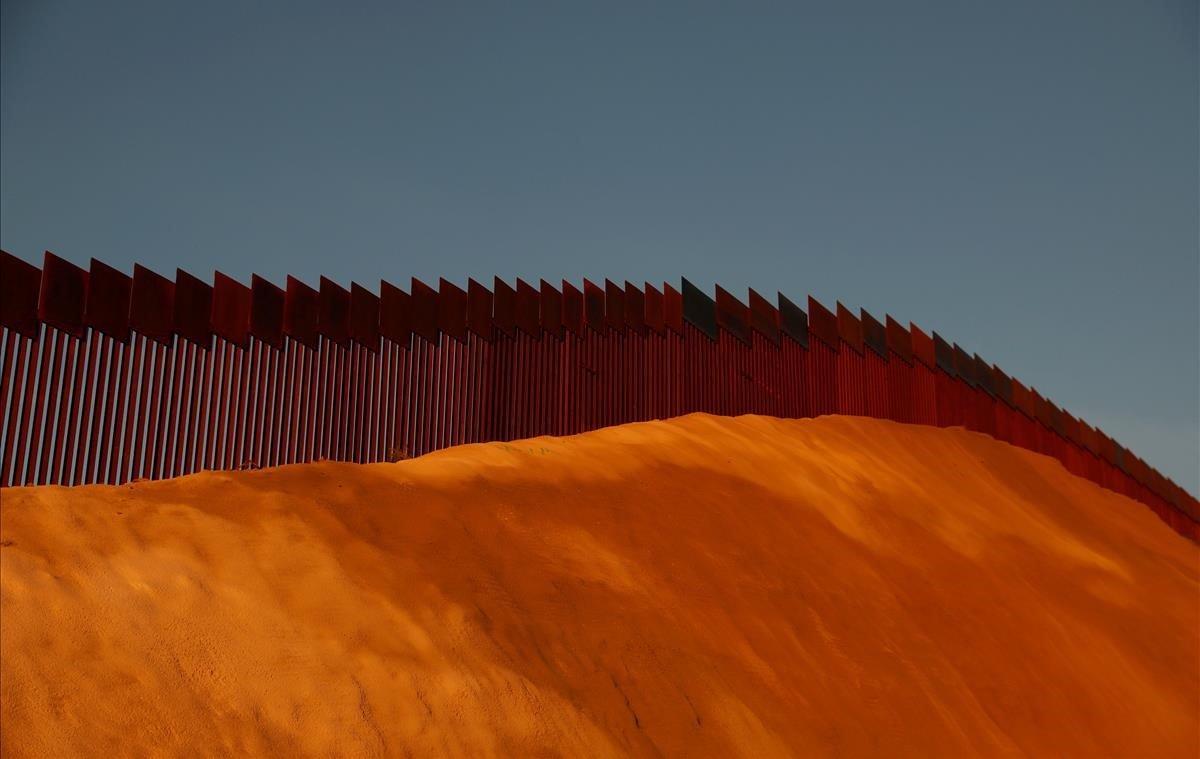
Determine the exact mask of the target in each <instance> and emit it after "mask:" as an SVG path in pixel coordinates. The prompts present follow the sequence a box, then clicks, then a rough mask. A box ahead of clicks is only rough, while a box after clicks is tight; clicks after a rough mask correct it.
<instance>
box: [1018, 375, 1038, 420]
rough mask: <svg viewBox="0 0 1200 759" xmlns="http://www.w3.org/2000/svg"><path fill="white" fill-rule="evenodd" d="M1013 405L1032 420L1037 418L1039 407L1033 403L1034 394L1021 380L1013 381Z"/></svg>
mask: <svg viewBox="0 0 1200 759" xmlns="http://www.w3.org/2000/svg"><path fill="white" fill-rule="evenodd" d="M1012 394H1013V405H1014V406H1015V407H1016V408H1017V410H1019V411H1020V412H1021V413H1022V414H1024V415H1025V416H1027V417H1029V418H1030V419H1036V418H1037V406H1036V405H1035V404H1034V401H1033V393H1032V392H1030V390H1029V388H1027V387H1025V385H1024V384H1022V383H1021V381H1020V380H1018V379H1016V378H1013V380H1012Z"/></svg>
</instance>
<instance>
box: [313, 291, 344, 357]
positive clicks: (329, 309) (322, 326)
mask: <svg viewBox="0 0 1200 759" xmlns="http://www.w3.org/2000/svg"><path fill="white" fill-rule="evenodd" d="M318 301H319V304H320V306H319V308H318V309H317V330H318V331H319V332H320V333H321V334H322V335H323V336H324V337H325V339H327V340H329V341H330V342H332V343H333V344H335V345H340V346H341V347H343V348H349V347H350V291H349V290H347V289H346V288H344V287H342V286H341V285H339V284H338V283H337V282H334V281H333V280H332V279H329V278H328V277H321V283H320V292H319V294H318Z"/></svg>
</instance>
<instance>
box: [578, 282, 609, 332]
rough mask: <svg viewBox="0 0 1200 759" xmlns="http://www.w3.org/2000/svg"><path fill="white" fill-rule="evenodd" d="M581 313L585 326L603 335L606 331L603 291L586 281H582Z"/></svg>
mask: <svg viewBox="0 0 1200 759" xmlns="http://www.w3.org/2000/svg"><path fill="white" fill-rule="evenodd" d="M583 312H584V315H585V316H586V317H587V325H588V326H589V327H591V328H592V329H593V330H595V331H596V332H599V333H600V334H602V335H603V334H604V333H605V331H606V328H605V325H606V322H605V320H604V289H603V288H602V287H600V286H599V285H597V284H596V283H594V282H592V281H591V280H588V279H585V280H583Z"/></svg>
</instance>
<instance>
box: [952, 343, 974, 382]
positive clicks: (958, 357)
mask: <svg viewBox="0 0 1200 759" xmlns="http://www.w3.org/2000/svg"><path fill="white" fill-rule="evenodd" d="M954 373H955V374H956V375H957V376H958V377H959V379H961V380H962V381H963V382H966V383H967V384H968V385H970V386H971V387H975V361H974V359H972V358H971V354H970V353H967V352H966V351H965V350H963V349H962V348H961V347H959V345H958V343H955V344H954Z"/></svg>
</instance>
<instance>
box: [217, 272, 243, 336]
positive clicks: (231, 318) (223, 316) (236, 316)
mask: <svg viewBox="0 0 1200 759" xmlns="http://www.w3.org/2000/svg"><path fill="white" fill-rule="evenodd" d="M212 331H213V333H215V334H216V335H217V337H220V338H222V339H224V340H225V341H226V342H228V343H231V344H233V345H237V346H239V347H242V348H245V347H246V344H247V343H248V342H249V339H250V288H248V287H246V286H245V285H243V284H242V283H241V282H238V281H237V280H235V279H233V278H232V277H227V276H225V275H224V274H222V273H221V272H216V275H215V276H214V277H213V289H212Z"/></svg>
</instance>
